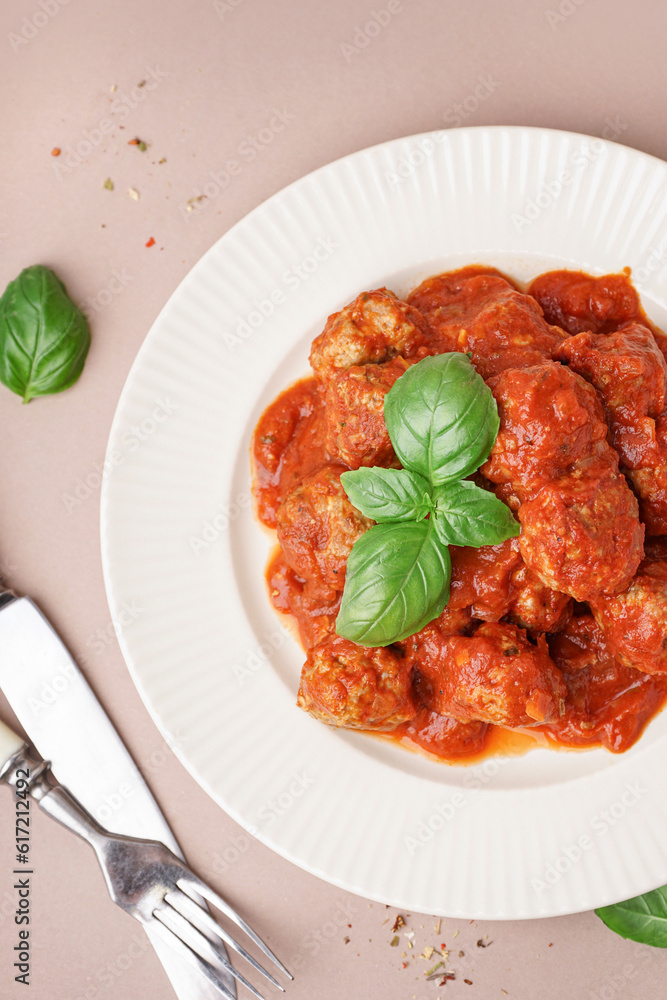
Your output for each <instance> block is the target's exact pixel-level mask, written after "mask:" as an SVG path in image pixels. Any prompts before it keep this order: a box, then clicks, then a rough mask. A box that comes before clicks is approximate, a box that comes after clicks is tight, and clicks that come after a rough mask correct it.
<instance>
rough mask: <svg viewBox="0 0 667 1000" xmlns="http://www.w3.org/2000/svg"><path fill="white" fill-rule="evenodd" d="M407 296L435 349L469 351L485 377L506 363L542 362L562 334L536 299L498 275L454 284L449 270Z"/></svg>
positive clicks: (523, 365)
mask: <svg viewBox="0 0 667 1000" xmlns="http://www.w3.org/2000/svg"><path fill="white" fill-rule="evenodd" d="M408 301H409V302H410V303H411V304H412V305H415V306H417V308H418V309H419V310H420V312H422V313H423V314H424V316H425V317H426V319H427V320H428V323H429V326H430V327H431V330H432V331H433V333H432V337H431V350H432V351H433V353H434V354H441V353H444V352H446V351H464V352H465V351H470V352H471V354H472V363H473V365H474V367H475V368H476V369H477V371H478V372H479V374H480V375H481V376H482V378H484V379H488V378H491V376H493V375H497V374H498V373H499V372H502V371H504V370H505V369H506V368H527V367H529V366H530V365H538V364H540V362H542V361H544V360H545V359H546V358H550V357H551V354H552V351H553V350H554V348H555V347H557V346H558V345H559V344H560V343H561V341H562V340H563V339H564V337H565V336H566V335H565V334H564V333H563V331H562V330H559V329H558V328H557V327H554V326H549V324H548V323H547V322H546V321H545V319H544V317H543V315H542V310H541V308H540V307H539V305H538V304H537V303H536V302H535V300H534V299H532V298H531V297H530V296H528V295H523V294H522V293H521V292H519V291H518V290H517V289H516V288H514V287H513V286H512V285H511V284H510V283H509V282H508V281H506V280H505V278H502V277H500V276H499V275H494V274H477V275H474V276H472V277H468V278H464V279H463V280H458V281H457V282H456V284H455V286H454V287H452V275H450V274H444V275H439V276H437V277H435V278H430V279H429V280H428V281H425V282H424V283H423V284H422V285H420V286H419V288H417V289H416V290H415V291H414V292H412V294H411V295H410V296H409V298H408Z"/></svg>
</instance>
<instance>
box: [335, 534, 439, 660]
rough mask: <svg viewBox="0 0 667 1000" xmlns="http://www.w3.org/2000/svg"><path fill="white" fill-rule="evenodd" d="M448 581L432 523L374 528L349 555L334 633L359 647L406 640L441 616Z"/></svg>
mask: <svg viewBox="0 0 667 1000" xmlns="http://www.w3.org/2000/svg"><path fill="white" fill-rule="evenodd" d="M450 578H451V560H450V557H449V550H448V549H447V548H446V547H445V546H442V545H441V544H440V543H439V542H438V539H437V536H436V532H435V526H434V524H433V521H432V520H428V521H408V522H399V523H390V524H376V525H375V527H373V528H371V529H370V530H369V531H367V532H365V534H363V535H362V536H361V538H359V539H358V540H357V541H356V542H355V544H354V546H353V548H352V551H351V552H350V555H349V558H348V561H347V573H346V580H345V590H344V591H343V600H342V603H341V607H340V611H339V613H338V618H337V619H336V632H337V633H338V635H341V636H343V637H344V638H345V639H351V640H352V641H353V642H356V643H358V644H359V645H360V646H388V645H390V643H392V642H398V641H400V640H401V639H406V638H407V637H408V636H409V635H413V634H414V633H415V632H418V631H419V629H421V628H423V627H424V626H425V625H428V623H429V622H430V621H432V620H433V619H434V618H436V617H437V616H438V615H439V614H440V613H441V612H442V610H443V609H444V607H445V605H446V603H447V601H448V600H449V582H450Z"/></svg>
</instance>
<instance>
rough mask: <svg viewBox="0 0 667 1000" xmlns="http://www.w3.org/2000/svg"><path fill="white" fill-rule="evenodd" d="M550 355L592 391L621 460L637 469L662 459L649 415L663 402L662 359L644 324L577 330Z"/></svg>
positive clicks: (666, 370)
mask: <svg viewBox="0 0 667 1000" xmlns="http://www.w3.org/2000/svg"><path fill="white" fill-rule="evenodd" d="M554 357H555V358H557V359H558V360H559V361H566V362H567V364H568V365H569V366H570V369H571V370H572V371H575V372H577V374H579V375H581V376H582V377H583V378H585V379H586V381H587V382H590V383H591V385H592V386H594V387H595V389H596V390H597V391H598V393H599V395H600V398H601V399H602V402H603V404H604V408H605V413H606V416H607V423H608V425H609V431H610V440H611V444H612V445H613V447H614V448H615V449H616V451H617V452H618V453H619V455H620V457H621V465H622V466H624V467H625V468H628V469H638V468H642V467H644V466H652V465H657V464H658V463H661V462H662V461H664V456H665V451H664V450H663V449H662V448H661V447H660V444H659V442H658V439H657V436H656V425H655V420H656V418H657V417H658V416H659V415H660V414H661V413H662V411H663V409H664V407H665V393H666V390H667V364H666V363H665V359H664V356H663V354H662V351H661V350H660V348H659V347H658V345H657V344H656V342H655V337H654V336H653V334H652V333H651V331H650V330H648V329H647V328H646V327H645V326H642V325H641V324H640V323H627V324H625V325H624V326H622V327H621V328H620V329H619V330H617V331H616V332H615V333H609V334H594V333H579V334H577V336H576V337H570V339H569V340H567V341H565V343H563V344H561V346H560V347H559V348H558V350H557V351H556V352H555V354H554Z"/></svg>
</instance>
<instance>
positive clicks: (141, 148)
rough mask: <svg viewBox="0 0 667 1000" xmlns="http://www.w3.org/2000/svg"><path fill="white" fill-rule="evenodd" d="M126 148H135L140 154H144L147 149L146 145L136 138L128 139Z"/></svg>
mask: <svg viewBox="0 0 667 1000" xmlns="http://www.w3.org/2000/svg"><path fill="white" fill-rule="evenodd" d="M128 146H137V147H138V148H139V151H140V152H142V153H145V152H146V150H147V149H148V143H146V142H144V140H143V139H137V138H134V139H130V140H129V142H128Z"/></svg>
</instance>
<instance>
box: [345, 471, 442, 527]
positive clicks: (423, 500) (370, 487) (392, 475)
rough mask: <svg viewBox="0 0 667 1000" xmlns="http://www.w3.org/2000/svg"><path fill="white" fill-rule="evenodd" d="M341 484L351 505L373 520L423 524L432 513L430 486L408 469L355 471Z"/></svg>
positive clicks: (348, 474)
mask: <svg viewBox="0 0 667 1000" xmlns="http://www.w3.org/2000/svg"><path fill="white" fill-rule="evenodd" d="M340 481H341V483H342V484H343V487H344V489H345V492H346V493H347V495H348V498H349V500H350V503H352V504H354V506H355V507H356V508H357V510H360V511H361V513H362V514H363V515H364V516H365V517H370V518H372V519H373V520H374V521H422V520H423V519H424V518H425V517H426V515H427V514H428V512H429V511H430V510H431V502H430V494H431V490H430V488H429V485H428V483H427V482H426V480H425V479H423V478H422V476H420V475H418V474H417V473H416V472H409V471H408V470H407V469H381V468H372V469H355V470H354V471H352V472H344V473H343V474H342V476H341V477H340Z"/></svg>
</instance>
